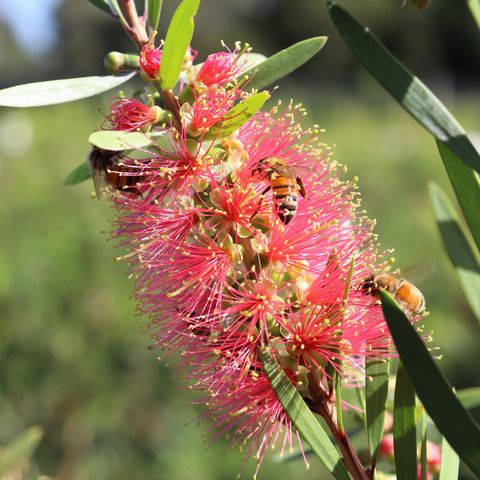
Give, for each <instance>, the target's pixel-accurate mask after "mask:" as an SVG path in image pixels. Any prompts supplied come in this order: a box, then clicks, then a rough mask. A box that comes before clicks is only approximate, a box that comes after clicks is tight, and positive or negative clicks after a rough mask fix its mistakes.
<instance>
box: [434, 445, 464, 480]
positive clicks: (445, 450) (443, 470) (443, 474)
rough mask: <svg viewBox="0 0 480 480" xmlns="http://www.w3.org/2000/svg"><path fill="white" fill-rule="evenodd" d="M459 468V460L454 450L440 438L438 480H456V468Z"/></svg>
mask: <svg viewBox="0 0 480 480" xmlns="http://www.w3.org/2000/svg"><path fill="white" fill-rule="evenodd" d="M459 466H460V459H459V458H458V455H457V454H456V453H455V450H454V449H453V448H452V447H451V446H450V445H449V443H448V442H447V441H446V440H445V437H443V438H442V464H441V467H440V476H439V477H438V480H457V479H458V467H459Z"/></svg>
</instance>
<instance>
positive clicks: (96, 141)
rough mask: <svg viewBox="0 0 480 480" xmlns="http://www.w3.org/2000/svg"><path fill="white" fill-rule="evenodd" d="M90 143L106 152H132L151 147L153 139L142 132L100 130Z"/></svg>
mask: <svg viewBox="0 0 480 480" xmlns="http://www.w3.org/2000/svg"><path fill="white" fill-rule="evenodd" d="M88 141H89V142H90V143H91V144H92V145H95V146H96V147H98V148H103V149H105V150H130V149H133V148H142V147H146V146H147V145H151V144H152V143H153V142H152V139H151V138H150V137H149V136H148V135H147V134H146V133H142V132H125V131H122V130H99V131H98V132H93V133H92V134H91V135H90V136H89V137H88Z"/></svg>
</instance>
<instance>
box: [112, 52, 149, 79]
mask: <svg viewBox="0 0 480 480" xmlns="http://www.w3.org/2000/svg"><path fill="white" fill-rule="evenodd" d="M103 63H104V65H105V70H106V71H107V72H108V73H110V74H112V75H115V74H117V73H122V72H127V71H130V70H137V69H138V67H139V65H140V64H139V57H138V55H132V54H128V53H120V52H109V53H107V54H106V55H105V58H104V61H103Z"/></svg>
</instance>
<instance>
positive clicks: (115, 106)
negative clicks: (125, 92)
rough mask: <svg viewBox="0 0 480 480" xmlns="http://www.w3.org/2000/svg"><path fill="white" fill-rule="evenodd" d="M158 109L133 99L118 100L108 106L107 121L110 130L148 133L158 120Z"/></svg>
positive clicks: (159, 110) (159, 112)
mask: <svg viewBox="0 0 480 480" xmlns="http://www.w3.org/2000/svg"><path fill="white" fill-rule="evenodd" d="M160 114H161V109H160V107H157V106H153V107H149V106H147V105H145V104H144V103H142V102H140V101H138V100H135V99H134V98H118V99H117V100H116V101H114V102H112V104H111V105H110V114H109V115H108V117H107V120H108V121H109V122H110V128H111V129H112V130H125V131H134V130H138V129H140V130H142V131H148V129H149V128H150V126H151V125H152V124H154V123H156V122H157V121H158V120H159V116H160Z"/></svg>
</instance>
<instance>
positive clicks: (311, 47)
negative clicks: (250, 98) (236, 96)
mask: <svg viewBox="0 0 480 480" xmlns="http://www.w3.org/2000/svg"><path fill="white" fill-rule="evenodd" d="M325 43H327V37H313V38H309V39H307V40H303V41H301V42H298V43H295V44H293V45H292V46H290V47H288V48H286V49H284V50H280V51H279V52H277V53H275V54H274V55H272V56H271V57H269V58H267V59H266V60H264V61H263V62H261V63H259V64H258V65H255V66H253V67H250V68H249V69H248V70H246V71H245V72H242V73H241V74H240V75H239V76H238V78H242V77H244V76H245V75H248V76H249V77H251V80H250V81H249V82H248V84H247V86H248V88H256V89H258V90H260V89H262V88H265V87H266V86H268V85H270V84H271V83H273V82H276V81H277V80H279V79H280V78H283V77H285V76H286V75H288V74H289V73H290V72H293V71H294V70H296V69H297V68H298V67H300V66H302V65H303V64H304V63H306V62H308V60H310V59H311V58H312V57H313V56H314V55H315V54H316V53H317V52H319V51H320V50H321V49H322V47H323V46H324V45H325Z"/></svg>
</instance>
